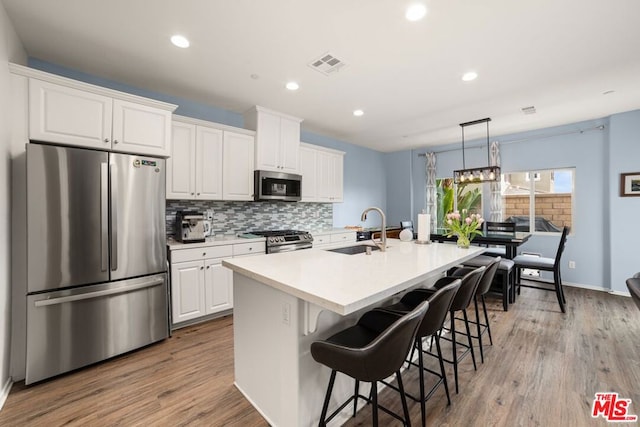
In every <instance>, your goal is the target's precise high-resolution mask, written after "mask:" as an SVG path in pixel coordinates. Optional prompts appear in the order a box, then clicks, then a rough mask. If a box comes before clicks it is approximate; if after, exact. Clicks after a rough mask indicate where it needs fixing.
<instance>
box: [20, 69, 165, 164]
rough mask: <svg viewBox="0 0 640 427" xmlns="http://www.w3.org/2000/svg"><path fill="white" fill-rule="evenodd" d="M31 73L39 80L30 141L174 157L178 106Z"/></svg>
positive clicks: (33, 86)
mask: <svg viewBox="0 0 640 427" xmlns="http://www.w3.org/2000/svg"><path fill="white" fill-rule="evenodd" d="M26 70H28V69H26ZM26 74H34V75H36V76H37V77H38V78H30V79H29V139H31V140H36V141H45V142H53V143H59V144H67V145H74V146H80V147H86V148H95V149H100V150H112V151H120V152H125V153H135V154H148V155H152V156H160V157H167V156H169V144H170V139H171V112H172V111H173V109H175V105H170V104H165V103H161V102H157V101H153V100H147V99H145V98H141V97H137V96H133V95H128V94H124V93H121V92H116V91H111V90H109V89H105V88H100V87H97V86H93V85H88V84H85V83H81V82H76V81H73V80H70V79H66V78H62V77H58V76H52V75H48V74H47V73H42V72H38V71H34V70H29V71H28V72H26ZM47 78H48V79H49V80H53V81H54V82H52V81H48V80H47ZM43 79H44V80H43ZM59 82H60V83H63V84H58V83H59Z"/></svg>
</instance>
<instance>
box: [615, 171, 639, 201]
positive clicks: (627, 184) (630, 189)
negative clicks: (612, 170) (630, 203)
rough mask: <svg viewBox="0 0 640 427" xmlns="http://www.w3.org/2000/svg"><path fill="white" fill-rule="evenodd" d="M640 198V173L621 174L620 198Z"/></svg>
mask: <svg viewBox="0 0 640 427" xmlns="http://www.w3.org/2000/svg"><path fill="white" fill-rule="evenodd" d="M632 196H636V197H640V172H630V173H621V174H620V197H632Z"/></svg>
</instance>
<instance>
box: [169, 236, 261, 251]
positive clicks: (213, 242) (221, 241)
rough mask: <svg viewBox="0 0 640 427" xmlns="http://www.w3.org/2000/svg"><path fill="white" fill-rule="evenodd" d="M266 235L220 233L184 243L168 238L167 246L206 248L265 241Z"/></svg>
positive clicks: (171, 248) (172, 247)
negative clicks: (249, 236) (197, 241)
mask: <svg viewBox="0 0 640 427" xmlns="http://www.w3.org/2000/svg"><path fill="white" fill-rule="evenodd" d="M264 241H266V239H265V238H264V237H255V238H245V237H238V236H237V235H236V234H219V235H217V236H215V237H206V238H205V241H204V242H199V243H182V242H178V241H176V240H173V239H167V246H168V247H169V250H176V249H191V248H206V247H211V246H220V245H233V244H237V243H255V242H264Z"/></svg>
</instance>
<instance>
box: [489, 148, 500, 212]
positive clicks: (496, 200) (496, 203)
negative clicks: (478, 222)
mask: <svg viewBox="0 0 640 427" xmlns="http://www.w3.org/2000/svg"><path fill="white" fill-rule="evenodd" d="M489 158H490V162H491V163H490V164H489V166H500V144H499V143H498V141H493V142H492V143H491V147H490V150H489ZM501 181H502V179H500V180H499V181H497V182H491V183H490V184H489V187H490V190H491V206H490V212H489V221H492V222H501V221H502V193H501V191H500V190H501V188H500V187H501Z"/></svg>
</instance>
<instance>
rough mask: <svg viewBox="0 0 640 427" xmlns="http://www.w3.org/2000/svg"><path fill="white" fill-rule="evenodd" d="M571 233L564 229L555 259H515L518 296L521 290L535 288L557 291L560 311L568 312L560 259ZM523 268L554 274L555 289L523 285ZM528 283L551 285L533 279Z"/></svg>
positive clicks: (520, 256)
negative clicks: (568, 235)
mask: <svg viewBox="0 0 640 427" xmlns="http://www.w3.org/2000/svg"><path fill="white" fill-rule="evenodd" d="M568 233H569V227H567V226H564V227H563V228H562V235H561V236H560V242H559V243H558V250H557V251H556V256H555V258H544V257H534V256H530V255H518V256H516V257H515V258H514V259H513V262H514V263H515V269H516V284H515V285H516V287H517V289H518V294H520V288H521V287H525V288H533V289H541V290H543V291H555V293H556V298H557V299H558V304H559V305H560V310H562V312H563V313H565V312H566V309H565V305H566V303H567V300H566V299H565V296H564V290H563V289H562V277H561V275H560V259H561V257H562V252H563V251H564V246H565V243H566V241H567V234H568ZM523 268H529V269H532V270H542V271H551V272H553V288H549V287H545V286H544V285H542V286H536V285H530V284H523V283H522V279H521V272H522V269H523ZM527 280H528V281H533V282H538V283H549V282H546V281H544V280H539V279H531V278H528V279H527Z"/></svg>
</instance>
